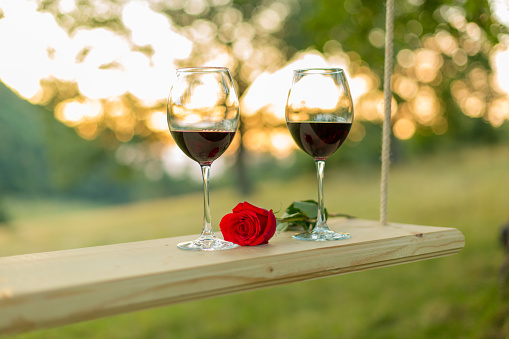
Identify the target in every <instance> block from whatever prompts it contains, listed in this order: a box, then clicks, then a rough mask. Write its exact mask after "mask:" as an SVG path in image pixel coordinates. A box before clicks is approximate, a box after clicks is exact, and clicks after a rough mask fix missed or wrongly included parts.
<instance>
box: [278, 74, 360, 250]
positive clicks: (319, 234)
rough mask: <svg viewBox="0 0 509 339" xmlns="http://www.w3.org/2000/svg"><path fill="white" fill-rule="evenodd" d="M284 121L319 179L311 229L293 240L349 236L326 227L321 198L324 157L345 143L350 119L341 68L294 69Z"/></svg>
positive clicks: (346, 87) (331, 238) (349, 100)
mask: <svg viewBox="0 0 509 339" xmlns="http://www.w3.org/2000/svg"><path fill="white" fill-rule="evenodd" d="M285 113H286V124H287V126H288V129H289V131H290V134H291V135H292V138H293V140H295V143H296V144H297V146H299V148H300V149H302V150H303V151H304V152H306V153H307V154H309V155H310V156H312V157H313V159H314V160H315V164H316V175H317V179H318V213H317V217H316V224H315V227H314V228H313V230H312V231H309V232H304V233H300V234H295V235H294V236H293V238H294V239H297V240H311V241H326V240H341V239H349V238H350V234H348V233H341V232H335V231H333V230H331V229H329V227H328V226H327V220H326V216H325V204H324V198H323V174H324V166H325V160H326V159H327V158H328V157H330V156H331V155H332V154H333V153H334V152H336V151H337V150H338V149H339V147H341V145H342V144H343V143H344V141H345V139H346V137H347V136H348V133H349V132H350V128H351V127H352V122H353V103H352V98H351V95H350V89H349V87H348V82H347V80H346V77H345V74H344V72H343V70H342V69H340V68H309V69H298V70H295V71H294V72H293V82H292V87H291V89H290V91H289V93H288V100H287V102H286V107H285Z"/></svg>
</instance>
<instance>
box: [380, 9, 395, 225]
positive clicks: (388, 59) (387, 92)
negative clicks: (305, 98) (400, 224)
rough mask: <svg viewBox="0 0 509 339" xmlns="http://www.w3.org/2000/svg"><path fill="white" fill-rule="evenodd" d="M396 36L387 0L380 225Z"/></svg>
mask: <svg viewBox="0 0 509 339" xmlns="http://www.w3.org/2000/svg"><path fill="white" fill-rule="evenodd" d="M393 35H394V0H387V4H386V15H385V65H384V120H383V131H382V178H381V180H380V223H381V224H382V225H387V200H388V195H389V193H388V188H389V166H390V161H391V100H392V92H391V75H392V61H393V60H392V59H393Z"/></svg>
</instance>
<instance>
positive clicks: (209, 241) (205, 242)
mask: <svg viewBox="0 0 509 339" xmlns="http://www.w3.org/2000/svg"><path fill="white" fill-rule="evenodd" d="M237 246H239V245H237V244H234V243H232V242H229V241H225V240H221V239H218V238H216V237H213V238H201V237H200V238H198V239H196V240H193V241H186V242H181V243H179V244H178V245H177V247H178V248H180V249H183V250H191V251H220V250H229V249H231V248H235V247H237Z"/></svg>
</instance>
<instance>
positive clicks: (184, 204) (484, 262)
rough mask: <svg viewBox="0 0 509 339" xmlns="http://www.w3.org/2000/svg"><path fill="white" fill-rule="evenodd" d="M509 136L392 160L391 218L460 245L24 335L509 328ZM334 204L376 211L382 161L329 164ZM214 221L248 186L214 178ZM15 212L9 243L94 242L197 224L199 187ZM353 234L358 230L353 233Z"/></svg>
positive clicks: (439, 333)
mask: <svg viewBox="0 0 509 339" xmlns="http://www.w3.org/2000/svg"><path fill="white" fill-rule="evenodd" d="M508 184H509V147H507V146H504V147H501V146H497V147H491V148H488V147H484V148H474V149H465V150H461V151H455V152H447V153H446V152H443V153H440V154H435V155H429V156H425V157H420V158H415V159H413V160H410V161H407V162H405V163H402V164H396V165H394V166H393V167H392V169H391V178H390V196H389V219H390V220H391V221H394V222H403V223H412V224H421V225H434V226H447V227H455V228H458V229H459V230H461V231H462V232H463V233H464V234H465V237H466V247H465V249H464V250H462V251H461V252H460V253H459V254H458V255H455V256H451V257H445V258H440V259H433V260H429V261H423V262H419V263H412V264H406V265H400V266H394V267H390V268H384V269H377V270H373V271H366V272H360V273H355V274H349V275H344V276H338V277H332V278H326V279H320V280H314V281H309V282H302V283H297V284H292V285H285V286H281V287H275V288H269V289H264V290H259V291H254V292H248V293H242V294H235V295H228V296H223V297H219V298H214V299H208V300H203V301H195V302H189V303H185V304H180V305H174V306H168V307H163V308H158V309H152V310H146V311H140V312H135V313H130V314H126V315H120V316H114V317H110V318H105V319H99V320H95V321H89V322H83V323H79V324H75V325H69V326H64V327H61V328H56V329H48V330H42V331H36V332H33V333H29V334H24V335H20V336H18V337H17V338H508V337H509V311H508V310H509V301H508V300H505V301H504V300H503V299H502V298H501V287H500V274H499V271H500V267H501V265H502V263H503V261H504V255H505V254H504V251H503V249H502V248H501V246H500V244H499V240H498V237H499V232H500V225H501V224H502V223H504V222H506V221H507V220H508V219H509V189H508ZM325 185H326V187H325V199H326V205H327V208H328V209H329V211H330V212H338V213H340V212H341V213H348V214H352V215H355V216H357V217H360V218H365V219H377V218H378V214H379V212H378V205H379V173H378V171H377V170H373V169H363V168H351V169H350V168H349V169H345V168H326V173H325ZM212 188H213V190H212V192H211V201H212V217H213V222H214V224H215V225H216V229H217V224H218V222H219V219H220V218H221V216H222V215H224V214H226V213H228V212H229V211H230V210H231V208H233V207H234V206H235V205H236V204H237V203H238V202H239V201H240V199H241V198H240V197H239V196H238V195H237V194H236V193H235V191H234V190H233V189H216V190H215V189H214V182H212ZM315 196H316V178H315V176H313V175H311V174H309V175H306V176H302V177H299V178H298V179H292V181H289V182H279V181H271V180H270V178H267V180H266V182H264V183H263V184H258V185H257V186H256V191H255V193H254V194H253V196H252V197H249V198H248V199H247V200H248V201H249V202H250V203H253V204H255V205H258V206H260V207H264V208H268V209H269V208H272V209H274V210H279V209H280V207H281V206H283V209H284V207H286V206H287V205H288V204H290V203H291V201H293V200H304V199H314V198H315ZM6 204H7V206H8V207H9V209H10V211H11V214H12V215H13V216H14V220H13V222H12V226H11V227H3V228H0V255H1V256H6V255H12V254H21V253H29V252H39V251H49V250H58V249H65V248H75V247H83V246H97V245H104V244H112V243H120V242H126V241H135V240H145V239H152V238H160V237H168V236H177V235H184V234H191V233H198V232H199V231H200V227H201V226H200V225H201V206H202V200H201V196H200V194H192V195H187V196H180V197H177V198H169V199H164V200H157V201H148V202H143V203H137V204H131V205H123V206H115V207H98V206H94V205H93V204H82V203H77V202H69V201H46V200H45V201H33V200H32V201H24V200H23V199H19V198H18V199H8V200H7V201H6ZM353 236H355V234H353Z"/></svg>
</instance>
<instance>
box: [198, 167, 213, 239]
mask: <svg viewBox="0 0 509 339" xmlns="http://www.w3.org/2000/svg"><path fill="white" fill-rule="evenodd" d="M200 166H201V174H202V176H203V229H202V232H201V237H202V238H204V237H206V238H213V237H214V231H213V230H212V222H211V219H210V204H209V173H210V165H201V164H200Z"/></svg>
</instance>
